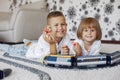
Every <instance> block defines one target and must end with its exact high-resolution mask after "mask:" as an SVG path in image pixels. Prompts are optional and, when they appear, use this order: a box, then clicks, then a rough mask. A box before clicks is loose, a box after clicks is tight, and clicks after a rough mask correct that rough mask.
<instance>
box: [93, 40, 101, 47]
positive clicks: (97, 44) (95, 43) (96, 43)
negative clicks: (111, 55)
mask: <svg viewBox="0 0 120 80" xmlns="http://www.w3.org/2000/svg"><path fill="white" fill-rule="evenodd" d="M93 45H94V46H96V47H98V46H101V40H95V41H94V43H93Z"/></svg>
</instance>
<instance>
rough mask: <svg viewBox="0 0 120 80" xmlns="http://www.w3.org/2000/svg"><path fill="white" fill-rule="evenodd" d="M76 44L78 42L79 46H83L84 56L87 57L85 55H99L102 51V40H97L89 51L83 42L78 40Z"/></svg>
mask: <svg viewBox="0 0 120 80" xmlns="http://www.w3.org/2000/svg"><path fill="white" fill-rule="evenodd" d="M74 42H78V43H79V45H80V46H81V48H82V54H83V56H85V55H99V51H100V49H101V41H100V40H95V41H94V42H93V44H92V46H91V48H90V50H89V51H87V50H86V49H85V47H84V42H83V40H81V39H76V40H75V41H74Z"/></svg>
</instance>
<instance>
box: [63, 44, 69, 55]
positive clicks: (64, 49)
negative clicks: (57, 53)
mask: <svg viewBox="0 0 120 80" xmlns="http://www.w3.org/2000/svg"><path fill="white" fill-rule="evenodd" d="M62 53H63V54H67V55H68V54H69V48H68V46H67V45H64V46H62Z"/></svg>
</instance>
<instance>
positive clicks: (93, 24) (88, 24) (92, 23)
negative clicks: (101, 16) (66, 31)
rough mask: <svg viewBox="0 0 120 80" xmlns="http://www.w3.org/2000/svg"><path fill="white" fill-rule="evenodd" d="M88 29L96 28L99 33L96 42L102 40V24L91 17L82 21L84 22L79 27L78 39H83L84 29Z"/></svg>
mask: <svg viewBox="0 0 120 80" xmlns="http://www.w3.org/2000/svg"><path fill="white" fill-rule="evenodd" d="M86 28H95V29H96V31H97V37H96V40H100V39H101V37H102V32H101V28H100V24H99V22H98V21H97V20H96V19H95V18H92V17H89V18H84V19H82V21H81V23H80V25H79V27H78V30H77V37H78V38H79V39H82V32H83V29H86Z"/></svg>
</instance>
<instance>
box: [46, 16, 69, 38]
mask: <svg viewBox="0 0 120 80" xmlns="http://www.w3.org/2000/svg"><path fill="white" fill-rule="evenodd" d="M48 24H49V26H50V27H51V34H52V35H53V36H54V38H56V39H61V38H62V37H63V36H65V34H66V31H67V24H66V21H65V18H64V17H63V16H58V17H52V18H50V19H49V22H48Z"/></svg>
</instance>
